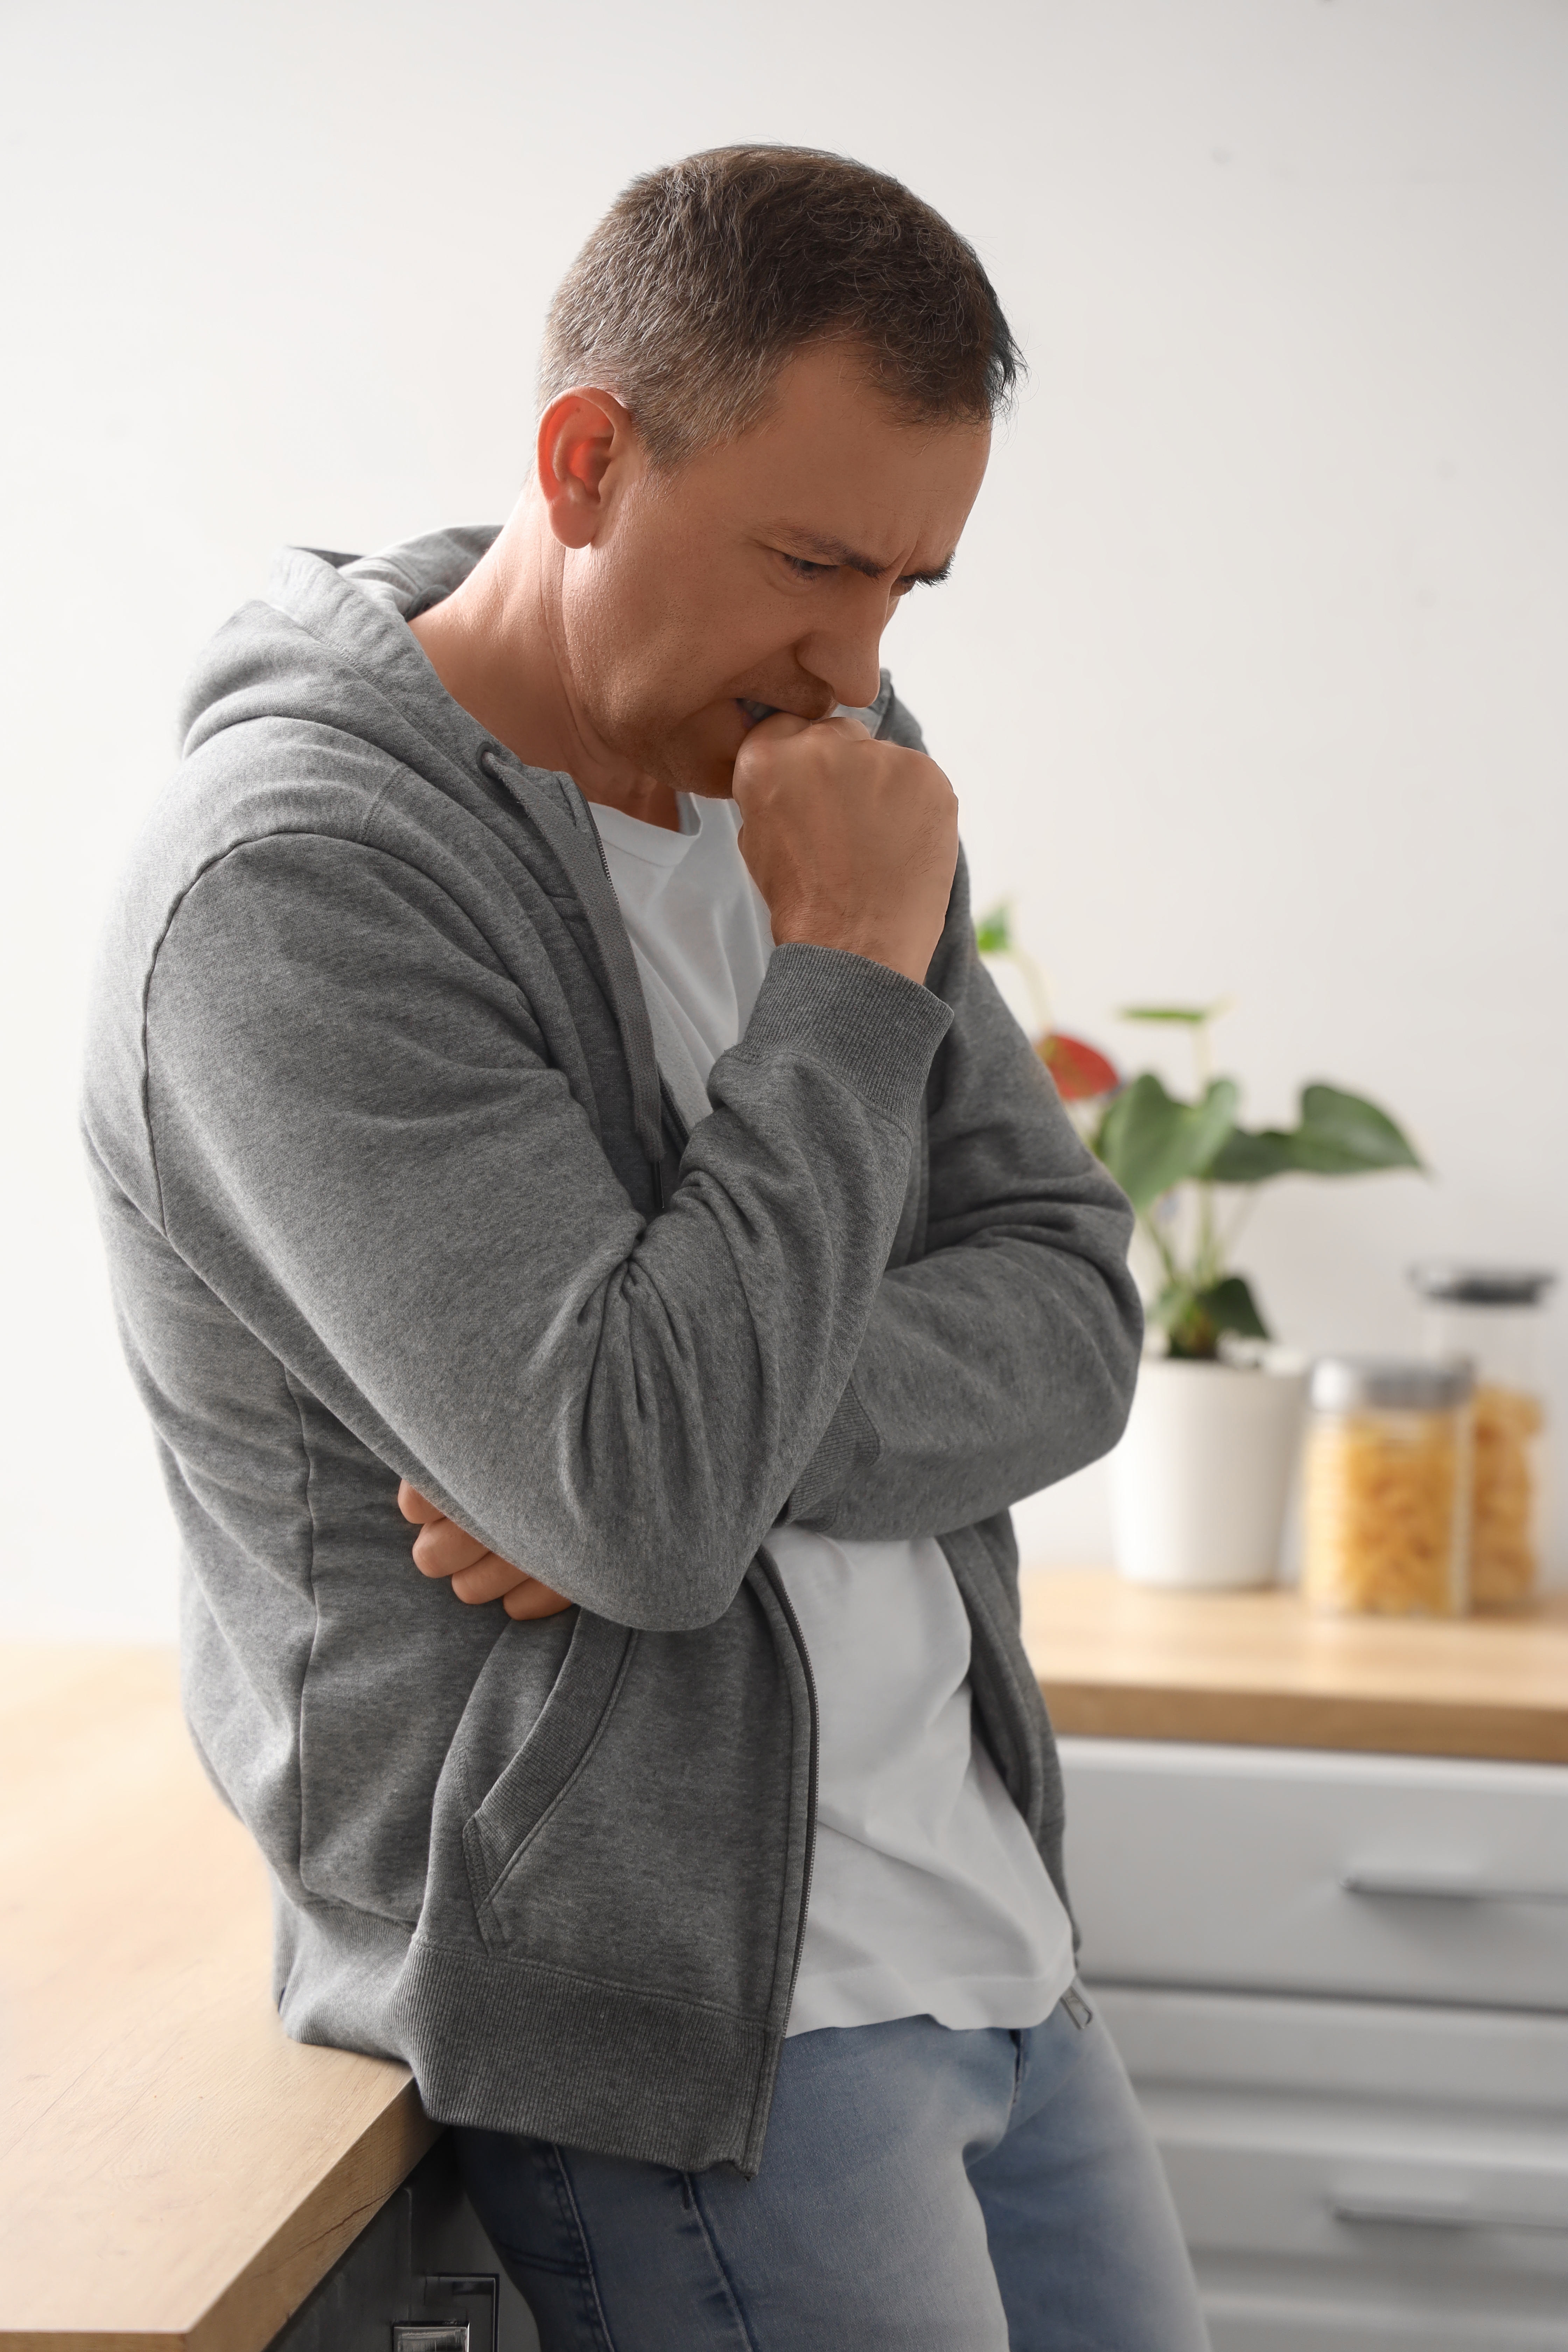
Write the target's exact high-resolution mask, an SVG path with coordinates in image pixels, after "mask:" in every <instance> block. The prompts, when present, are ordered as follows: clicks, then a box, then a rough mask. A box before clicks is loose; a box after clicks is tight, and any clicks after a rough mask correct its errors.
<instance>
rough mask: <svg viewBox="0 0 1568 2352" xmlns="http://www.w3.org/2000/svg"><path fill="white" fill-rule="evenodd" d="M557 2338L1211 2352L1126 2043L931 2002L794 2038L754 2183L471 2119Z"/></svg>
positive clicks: (1054, 2023)
mask: <svg viewBox="0 0 1568 2352" xmlns="http://www.w3.org/2000/svg"><path fill="white" fill-rule="evenodd" d="M455 2137H456V2138H457V2142H458V2155H459V2159H460V2161H461V2164H462V2167H463V2172H464V2177H465V2179H466V2180H467V2183H468V2193H469V2195H470V2197H471V2198H472V2200H473V2202H474V2205H475V2207H476V2208H477V2210H478V2211H479V2218H480V2220H481V2221H483V2222H484V2225H485V2227H486V2229H487V2230H488V2231H489V2234H490V2237H491V2238H492V2240H493V2241H494V2242H495V2246H496V2251H497V2252H498V2253H499V2254H500V2256H501V2259H502V2260H503V2261H504V2262H505V2263H506V2266H507V2269H508V2271H509V2272H510V2274H511V2276H512V2278H513V2279H514V2280H515V2281H516V2283H517V2284H518V2286H519V2288H520V2289H521V2292H522V2294H523V2295H524V2297H525V2299H526V2300H527V2302H528V2305H529V2306H530V2308H531V2311H532V2313H533V2315H534V2320H535V2323H536V2325H537V2326H538V2329H539V2335H540V2341H541V2344H542V2347H543V2352H879V2347H886V2352H1007V2348H1008V2347H1011V2352H1205V2347H1206V2346H1207V2343H1208V2337H1207V2334H1206V2332H1205V2326H1204V2322H1203V2317H1202V2315H1201V2313H1200V2311H1199V2308H1198V2301H1197V2292H1196V2289H1195V2287H1194V2283H1193V2274H1192V2270H1191V2267H1190V2265H1189V2263H1188V2261H1187V2256H1186V2251H1185V2249H1184V2246H1183V2243H1182V2238H1181V2232H1180V2230H1179V2229H1178V2227H1177V2223H1176V2216H1175V2211H1174V2209H1173V2205H1172V2202H1171V2197H1170V2191H1169V2190H1168V2189H1167V2188H1166V2185H1165V2179H1164V2175H1163V2172H1162V2171H1161V2168H1160V2162H1159V2158H1158V2157H1157V2156H1156V2154H1155V2151H1154V2147H1153V2144H1152V2141H1151V2139H1150V2137H1149V2134H1148V2131H1147V2128H1146V2127H1145V2126H1144V2123H1143V2120H1142V2116H1141V2115H1140V2114H1139V2111H1138V2107H1137V2105H1136V2103H1135V2101H1134V2099H1133V2096H1132V2093H1131V2088H1130V2086H1129V2084H1128V2081H1127V2076H1126V2074H1125V2073H1124V2071H1123V2069H1122V2065H1121V2058H1120V2057H1119V2056H1118V2054H1117V2051H1116V2047H1115V2045H1114V2043H1113V2042H1111V2039H1110V2034H1109V2033H1108V2032H1106V2031H1105V2028H1104V2027H1103V2026H1102V2025H1101V2024H1100V2022H1099V2021H1098V2020H1097V2019H1094V2018H1092V2017H1091V2016H1090V2013H1089V2008H1088V2007H1087V2005H1086V2004H1085V2002H1084V2000H1083V1999H1082V1996H1081V1995H1079V1993H1077V1992H1076V1991H1074V1992H1071V1993H1068V1996H1067V1997H1066V1999H1065V2000H1062V2001H1060V2002H1058V2006H1057V2007H1056V2009H1055V2010H1053V2011H1052V2012H1051V2014H1050V2016H1049V2017H1048V2018H1047V2020H1046V2021H1045V2023H1044V2024H1043V2025H1038V2026H1036V2027H1034V2028H1032V2029H1031V2030H1029V2031H1027V2032H1007V2031H1005V2029H1003V2028H1001V2027H994V2028H989V2029H986V2030H984V2031H981V2032H952V2031H950V2030H949V2029H948V2028H947V2027H945V2026H942V2025H937V2024H935V2023H934V2022H933V2021H932V2020H931V2018H929V2017H909V2018H900V2019H898V2020H897V2021H894V2022H893V2023H891V2024H887V2025H863V2026H849V2027H831V2026H830V2027H826V2028H825V2029H824V2030H823V2031H822V2032H816V2033H802V2034H798V2035H796V2036H795V2037H794V2038H793V2039H792V2040H790V2041H787V2042H785V2043H784V2057H783V2061H782V2063H781V2065H780V2069H779V2078H778V2087H777V2091H776V2093H775V2095H774V2099H773V2115H772V2119H771V2121H770V2123H769V2126H768V2136H767V2141H766V2144H765V2147H764V2148H763V2164H762V2169H761V2171H760V2172H759V2174H758V2176H757V2178H756V2179H755V2180H752V2181H745V2180H742V2179H741V2178H740V2176H739V2174H738V2173H735V2172H733V2171H732V2170H731V2169H730V2168H729V2167H727V2166H722V2167H719V2168H716V2169H714V2170H713V2171H711V2172H701V2173H683V2172H676V2171H672V2170H668V2169H666V2168H664V2167H662V2166H660V2165H657V2164H639V2163H634V2162H631V2161H628V2160H626V2159H625V2158H611V2157H603V2156H584V2155H582V2154H580V2153H579V2152H578V2151H576V2150H575V2149H573V2148H568V2147H555V2146H553V2145H552V2144H551V2143H550V2142H548V2141H544V2140H530V2139H519V2138H513V2137H508V2136H507V2135H505V2134H502V2133H499V2132H483V2131H472V2130H460V2131H458V2133H457V2134H456V2136H455Z"/></svg>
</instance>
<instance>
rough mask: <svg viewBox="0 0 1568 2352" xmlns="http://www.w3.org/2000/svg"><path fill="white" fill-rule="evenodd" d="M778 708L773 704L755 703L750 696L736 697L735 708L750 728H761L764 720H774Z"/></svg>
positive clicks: (739, 695)
mask: <svg viewBox="0 0 1568 2352" xmlns="http://www.w3.org/2000/svg"><path fill="white" fill-rule="evenodd" d="M777 707H778V706H777V705H776V703H772V702H753V701H752V698H751V697H750V696H749V695H744V694H738V695H737V696H736V697H735V708H736V709H737V710H738V711H739V712H740V714H741V716H742V719H744V720H745V722H746V724H747V726H748V727H760V726H761V725H762V722H763V719H772V718H773V714H774V712H775V710H776V709H777Z"/></svg>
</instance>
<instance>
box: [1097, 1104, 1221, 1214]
mask: <svg viewBox="0 0 1568 2352" xmlns="http://www.w3.org/2000/svg"><path fill="white" fill-rule="evenodd" d="M1236 1105H1237V1087H1236V1082H1235V1080H1234V1079H1232V1078H1215V1081H1214V1084H1213V1085H1212V1086H1211V1087H1209V1089H1208V1092H1207V1093H1206V1094H1205V1097H1204V1098H1203V1100H1202V1102H1200V1103H1184V1102H1179V1101H1177V1100H1176V1098H1175V1097H1174V1096H1173V1095H1168V1094H1167V1093H1166V1092H1165V1089H1164V1087H1163V1086H1162V1085H1161V1083H1160V1081H1159V1079H1158V1078H1157V1077H1156V1076H1154V1074H1153V1072H1152V1070H1145V1071H1144V1073H1143V1075H1142V1077H1137V1078H1134V1079H1133V1080H1132V1082H1131V1085H1130V1086H1126V1087H1122V1089H1121V1093H1120V1094H1119V1095H1118V1096H1117V1097H1116V1099H1115V1101H1114V1102H1113V1103H1112V1104H1111V1106H1110V1109H1109V1110H1108V1111H1107V1112H1106V1114H1105V1117H1104V1118H1103V1119H1102V1120H1101V1121H1100V1133H1099V1134H1098V1135H1097V1137H1096V1138H1095V1143H1094V1148H1095V1150H1096V1151H1097V1152H1098V1154H1099V1155H1100V1159H1101V1160H1103V1161H1104V1163H1105V1165H1106V1167H1107V1168H1109V1169H1110V1173H1111V1174H1112V1175H1113V1176H1114V1177H1115V1179H1116V1181H1117V1182H1118V1183H1119V1184H1120V1185H1121V1189H1122V1191H1123V1192H1125V1193H1126V1195H1127V1197H1128V1199H1129V1200H1130V1201H1131V1203H1132V1205H1133V1207H1134V1208H1135V1209H1136V1210H1138V1211H1139V1213H1140V1214H1142V1213H1143V1212H1144V1211H1145V1210H1147V1209H1150V1208H1152V1206H1153V1204H1154V1202H1156V1201H1157V1200H1158V1199H1159V1198H1160V1196H1161V1194H1162V1193H1163V1192H1169V1191H1170V1190H1171V1187H1172V1186H1173V1184H1181V1183H1184V1182H1185V1181H1186V1180H1187V1179H1188V1178H1189V1177H1191V1176H1196V1175H1198V1174H1199V1173H1200V1172H1201V1171H1203V1170H1204V1169H1205V1168H1206V1167H1207V1165H1208V1163H1209V1161H1210V1160H1212V1159H1213V1158H1214V1157H1215V1153H1216V1152H1217V1151H1218V1150H1219V1149H1220V1147H1221V1145H1222V1144H1223V1143H1224V1141H1225V1139H1226V1136H1227V1135H1228V1134H1229V1133H1230V1130H1231V1128H1232V1126H1233V1125H1234V1124H1235V1119H1236Z"/></svg>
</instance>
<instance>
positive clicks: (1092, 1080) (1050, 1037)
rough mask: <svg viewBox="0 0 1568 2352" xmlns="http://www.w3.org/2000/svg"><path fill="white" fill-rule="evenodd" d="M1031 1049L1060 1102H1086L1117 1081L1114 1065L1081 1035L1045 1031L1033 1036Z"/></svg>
mask: <svg viewBox="0 0 1568 2352" xmlns="http://www.w3.org/2000/svg"><path fill="white" fill-rule="evenodd" d="M1035 1051H1036V1053H1037V1055H1039V1057H1040V1059H1041V1061H1042V1062H1044V1064H1045V1066H1046V1067H1047V1070H1049V1072H1050V1074H1051V1076H1052V1077H1053V1078H1054V1079H1055V1080H1056V1087H1057V1092H1058V1094H1059V1095H1060V1097H1061V1098H1062V1100H1063V1102H1089V1101H1092V1099H1093V1098H1094V1097H1095V1096H1096V1095H1108V1094H1110V1093H1112V1092H1113V1091H1114V1090H1115V1088H1116V1087H1119V1086H1120V1085H1121V1079H1120V1078H1119V1077H1118V1076H1117V1075H1116V1071H1115V1067H1114V1066H1113V1065H1112V1064H1111V1063H1110V1062H1108V1061H1107V1060H1106V1058H1105V1056H1104V1055H1103V1054H1100V1053H1097V1052H1096V1050H1095V1048H1094V1047H1093V1046H1092V1045H1085V1044H1084V1042H1083V1039H1082V1038H1081V1037H1065V1036H1063V1034H1062V1033H1061V1032H1060V1030H1058V1029H1052V1030H1048V1031H1047V1034H1045V1036H1043V1037H1037V1038H1036V1040H1035Z"/></svg>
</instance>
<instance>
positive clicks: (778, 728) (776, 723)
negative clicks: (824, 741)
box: [746, 710, 818, 743]
mask: <svg viewBox="0 0 1568 2352" xmlns="http://www.w3.org/2000/svg"><path fill="white" fill-rule="evenodd" d="M817 724H818V722H817V720H816V719H801V718H799V717H797V715H796V714H795V711H793V710H775V711H774V712H773V717H772V718H771V719H758V720H757V721H756V723H755V725H754V726H752V727H750V728H748V729H747V730H746V741H747V742H748V743H751V742H753V741H754V742H761V743H785V742H787V741H788V740H789V738H790V737H791V736H792V735H804V734H805V730H806V729H807V728H808V727H815V726H816V725H817Z"/></svg>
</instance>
